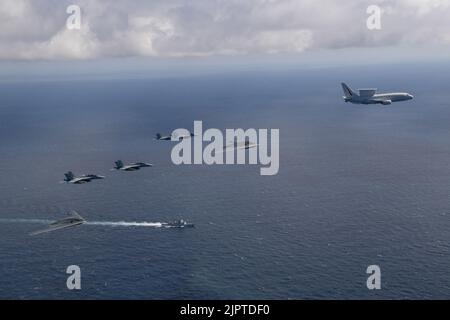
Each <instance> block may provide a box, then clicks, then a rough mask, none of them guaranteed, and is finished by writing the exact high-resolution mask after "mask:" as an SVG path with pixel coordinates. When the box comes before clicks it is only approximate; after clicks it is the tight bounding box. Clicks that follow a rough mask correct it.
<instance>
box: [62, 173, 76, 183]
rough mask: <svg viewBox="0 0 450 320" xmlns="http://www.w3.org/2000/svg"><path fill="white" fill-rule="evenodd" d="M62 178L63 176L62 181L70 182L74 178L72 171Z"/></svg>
mask: <svg viewBox="0 0 450 320" xmlns="http://www.w3.org/2000/svg"><path fill="white" fill-rule="evenodd" d="M64 176H65V178H64V181H70V180H72V179H73V178H74V177H75V176H74V175H73V172H72V171H69V172H67V173H64Z"/></svg>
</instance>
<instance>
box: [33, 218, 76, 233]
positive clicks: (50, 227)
mask: <svg viewBox="0 0 450 320" xmlns="http://www.w3.org/2000/svg"><path fill="white" fill-rule="evenodd" d="M82 223H83V222H80V221H79V222H76V223H68V224H64V225H58V226H49V227H48V228H45V229H41V230H37V231H34V232H32V233H30V236H35V235H38V234H41V233H47V232H52V231H56V230H60V229H65V228H69V227H73V226H76V225H79V224H82Z"/></svg>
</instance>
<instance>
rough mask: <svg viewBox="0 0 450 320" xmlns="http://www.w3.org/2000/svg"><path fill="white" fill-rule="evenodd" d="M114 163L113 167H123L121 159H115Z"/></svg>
mask: <svg viewBox="0 0 450 320" xmlns="http://www.w3.org/2000/svg"><path fill="white" fill-rule="evenodd" d="M114 163H115V164H116V166H115V169H120V168H123V162H122V160H117V161H116V162H114Z"/></svg>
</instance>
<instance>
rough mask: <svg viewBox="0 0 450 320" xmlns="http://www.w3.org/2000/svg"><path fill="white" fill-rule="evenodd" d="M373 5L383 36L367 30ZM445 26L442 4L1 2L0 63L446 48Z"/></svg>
mask: <svg viewBox="0 0 450 320" xmlns="http://www.w3.org/2000/svg"><path fill="white" fill-rule="evenodd" d="M373 4H375V5H378V6H380V7H381V9H382V12H383V14H382V29H381V30H376V31H370V30H367V28H366V23H365V21H366V19H367V17H368V16H367V13H366V9H367V7H368V6H369V5H373ZM69 5H78V6H80V8H81V21H82V23H81V29H80V30H68V29H67V28H66V20H67V18H68V17H69V15H68V14H67V13H66V8H67V7H68V6H69ZM448 17H450V0H377V1H375V0H373V1H361V0H348V1H336V0H321V1H317V0H191V1H188V0H152V1H145V0H127V1H125V0H70V1H69V0H0V59H4V60H5V59H6V60H34V59H40V60H52V59H92V58H99V57H115V56H157V57H178V56H210V55H243V54H277V53H301V52H303V51H305V50H311V49H335V48H347V47H374V46H387V45H412V46H427V45H433V46H443V47H447V46H448V45H450V19H448ZM447 48H448V47H447Z"/></svg>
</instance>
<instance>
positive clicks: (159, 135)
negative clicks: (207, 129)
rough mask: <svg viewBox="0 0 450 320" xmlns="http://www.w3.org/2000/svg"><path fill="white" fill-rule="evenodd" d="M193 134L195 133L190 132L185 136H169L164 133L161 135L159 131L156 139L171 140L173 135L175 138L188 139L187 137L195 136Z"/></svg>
mask: <svg viewBox="0 0 450 320" xmlns="http://www.w3.org/2000/svg"><path fill="white" fill-rule="evenodd" d="M193 136H194V134H193V133H189V134H188V135H184V136H172V135H171V134H170V135H168V136H163V135H161V134H160V133H157V134H156V136H155V140H166V141H170V140H172V137H173V138H174V139H178V140H183V139H186V138H191V137H193Z"/></svg>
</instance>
